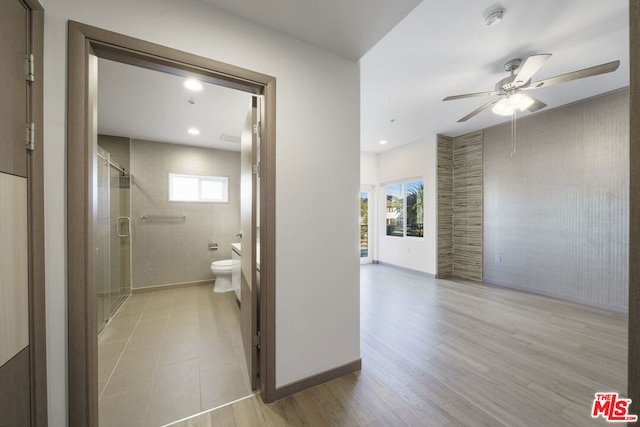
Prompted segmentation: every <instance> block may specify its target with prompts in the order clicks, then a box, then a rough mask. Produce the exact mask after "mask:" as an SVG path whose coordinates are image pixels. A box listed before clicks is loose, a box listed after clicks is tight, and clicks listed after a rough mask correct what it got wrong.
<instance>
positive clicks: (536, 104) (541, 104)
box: [526, 94, 547, 113]
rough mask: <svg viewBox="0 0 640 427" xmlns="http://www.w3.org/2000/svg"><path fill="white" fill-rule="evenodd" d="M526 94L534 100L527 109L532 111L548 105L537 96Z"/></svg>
mask: <svg viewBox="0 0 640 427" xmlns="http://www.w3.org/2000/svg"><path fill="white" fill-rule="evenodd" d="M526 96H528V97H529V98H531V100H533V104H531V105H530V106H529V108H527V110H528V111H529V112H531V113H533V112H536V111H538V110H541V109H543V108H544V107H546V106H547V104H545V103H544V102H542V101H540V100H539V99H538V98H536V97H535V96H531V95H529V94H526Z"/></svg>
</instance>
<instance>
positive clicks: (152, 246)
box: [131, 140, 240, 288]
mask: <svg viewBox="0 0 640 427" xmlns="http://www.w3.org/2000/svg"><path fill="white" fill-rule="evenodd" d="M131 172H132V176H133V178H132V180H131V210H132V212H131V214H132V238H133V242H132V253H133V255H132V261H133V262H132V282H133V284H132V287H133V288H140V287H148V286H157V285H164V284H174V283H185V282H194V281H201V280H211V279H213V275H212V273H211V271H210V269H209V266H210V264H211V262H212V261H216V260H221V259H230V258H231V246H230V245H231V243H232V242H237V241H238V238H237V237H235V234H236V233H238V232H239V231H240V153H239V152H233V151H223V150H213V149H207V148H201V147H189V146H183V145H176V144H164V143H157V142H150V141H140V140H131ZM170 172H174V173H184V174H192V175H210V176H228V177H229V203H182V202H169V201H168V199H169V196H168V192H169V188H168V186H169V173H170ZM182 213H184V214H185V215H186V219H185V220H184V221H146V220H143V219H142V218H141V217H142V215H144V214H148V215H149V214H150V215H157V214H182ZM210 241H214V242H216V243H218V247H219V249H218V250H216V251H210V250H209V249H208V244H209V242H210Z"/></svg>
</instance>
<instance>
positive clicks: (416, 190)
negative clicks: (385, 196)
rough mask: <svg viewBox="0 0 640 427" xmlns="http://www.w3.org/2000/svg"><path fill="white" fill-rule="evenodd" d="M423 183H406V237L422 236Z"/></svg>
mask: <svg viewBox="0 0 640 427" xmlns="http://www.w3.org/2000/svg"><path fill="white" fill-rule="evenodd" d="M423 195H424V181H413V182H409V183H407V236H412V237H422V236H424V208H423V206H424V205H423Z"/></svg>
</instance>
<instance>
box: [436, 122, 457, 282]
mask: <svg viewBox="0 0 640 427" xmlns="http://www.w3.org/2000/svg"><path fill="white" fill-rule="evenodd" d="M437 186H438V188H437V191H438V224H437V229H438V271H437V277H440V278H442V277H449V276H452V275H453V138H451V137H449V136H445V135H438V183H437Z"/></svg>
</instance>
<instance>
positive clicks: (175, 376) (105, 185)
mask: <svg viewBox="0 0 640 427" xmlns="http://www.w3.org/2000/svg"><path fill="white" fill-rule="evenodd" d="M254 97H256V95H253V94H250V93H247V92H245V91H241V90H238V89H233V88H227V87H223V86H220V85H214V84H210V83H206V82H201V81H200V80H199V79H198V78H197V77H192V78H185V77H182V76H176V75H173V74H168V73H163V72H159V71H155V70H150V69H146V68H142V67H137V66H134V65H129V64H125V63H122V62H116V61H110V60H107V59H103V58H100V59H98V96H97V103H98V108H97V112H98V125H97V131H98V139H97V145H98V148H97V149H98V153H97V156H98V158H97V165H98V186H97V189H98V197H97V200H98V230H97V247H98V258H97V264H96V265H97V271H98V277H97V286H98V287H97V291H98V292H97V293H98V305H97V311H98V331H99V335H98V387H99V389H98V393H99V399H98V404H99V412H100V416H99V419H100V425H165V424H167V423H170V422H175V421H177V420H180V419H182V418H185V417H188V416H190V415H193V414H197V413H200V412H202V411H207V410H211V409H212V408H216V407H219V406H221V405H224V404H227V403H229V402H232V401H235V400H237V399H240V398H244V397H246V396H248V395H251V394H253V392H252V384H251V382H250V377H249V372H248V370H247V366H246V364H245V357H244V349H243V341H242V334H241V325H240V324H241V318H240V303H239V301H240V300H241V285H240V274H237V275H235V274H234V273H235V271H236V270H237V272H238V273H240V264H241V256H240V255H241V244H242V236H241V235H242V234H243V233H242V230H243V229H244V228H245V227H244V226H242V225H241V209H240V205H241V185H240V181H241V179H240V178H241V169H242V167H241V154H242V153H241V151H242V150H241V140H242V134H243V127H244V125H245V124H244V122H245V118H246V116H247V111H248V110H250V109H251V107H252V105H253V103H254V100H253V98H254ZM258 100H261V97H260V96H258ZM248 132H249V133H250V130H249V131H248ZM245 133H246V132H245ZM245 150H248V151H249V152H248V153H247V154H246V156H248V157H249V158H251V157H252V154H251V151H252V147H251V146H248V147H245ZM249 167H250V166H249ZM243 190H245V189H243ZM248 190H249V193H251V188H249V189H248ZM249 197H250V195H249ZM248 227H250V225H249V226H247V228H248ZM232 245H233V249H232ZM236 258H237V259H236ZM232 276H234V277H236V276H237V280H232ZM214 278H215V283H214V280H213V279H214ZM256 304H257V301H256Z"/></svg>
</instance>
